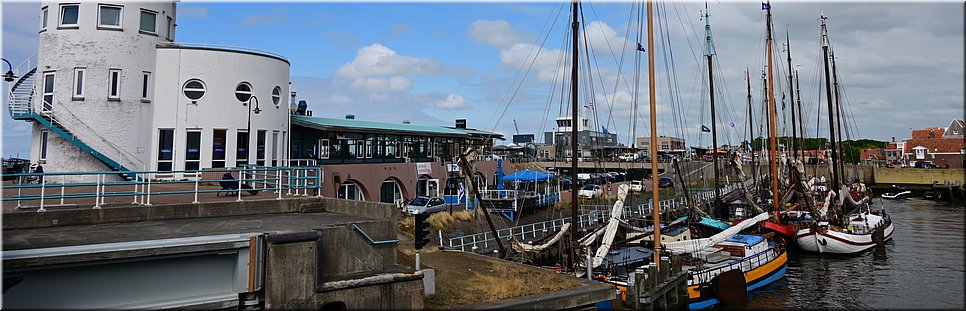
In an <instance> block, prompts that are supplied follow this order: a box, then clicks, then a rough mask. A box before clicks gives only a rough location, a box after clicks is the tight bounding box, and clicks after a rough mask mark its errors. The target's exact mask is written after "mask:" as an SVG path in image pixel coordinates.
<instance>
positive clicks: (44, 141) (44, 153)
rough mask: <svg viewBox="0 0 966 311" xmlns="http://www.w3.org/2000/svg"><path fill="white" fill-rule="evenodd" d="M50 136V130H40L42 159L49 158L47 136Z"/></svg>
mask: <svg viewBox="0 0 966 311" xmlns="http://www.w3.org/2000/svg"><path fill="white" fill-rule="evenodd" d="M49 137H50V132H49V131H42V132H40V160H47V138H49Z"/></svg>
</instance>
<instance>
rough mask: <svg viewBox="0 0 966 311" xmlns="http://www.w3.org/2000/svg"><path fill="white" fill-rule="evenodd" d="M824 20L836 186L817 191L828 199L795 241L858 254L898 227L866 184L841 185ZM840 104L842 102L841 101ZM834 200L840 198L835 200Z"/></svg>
mask: <svg viewBox="0 0 966 311" xmlns="http://www.w3.org/2000/svg"><path fill="white" fill-rule="evenodd" d="M821 19H822V50H823V54H824V60H825V66H824V69H825V73H826V74H825V85H826V90H827V98H828V114H829V116H828V119H829V139H830V142H831V160H832V162H830V163H829V168H830V169H831V172H832V180H833V183H832V188H831V189H828V191H825V192H824V193H822V192H817V194H819V195H823V196H824V197H825V200H824V202H823V203H822V204H817V205H813V206H815V208H814V209H813V213H812V214H814V215H808V216H811V217H813V218H814V219H815V222H813V223H811V225H810V226H809V227H807V228H802V229H799V230H798V232H797V233H796V235H795V241H796V242H797V244H798V246H799V247H800V248H801V249H802V250H805V251H809V252H818V253H833V254H854V253H859V252H862V251H865V250H868V249H870V248H872V247H874V246H876V245H881V244H882V243H884V242H885V241H888V240H890V239H891V238H892V234H893V233H894V232H895V227H894V226H893V224H892V219H891V218H890V217H889V215H888V214H887V213H886V211H885V208H882V209H879V210H877V211H873V210H872V209H871V205H870V204H869V201H870V199H871V195H870V191H869V190H868V189H865V185H863V184H853V185H847V184H844V183H843V184H842V185H841V186H840V185H839V175H840V173H841V167H842V163H841V161H842V160H841V159H839V158H838V157H837V156H836V149H837V146H836V143H835V141H836V135H835V132H836V123H838V124H839V135H840V136H839V137H841V123H840V122H836V121H838V118H837V117H836V115H835V113H834V112H833V111H835V109H836V108H835V107H833V105H832V92H833V88H832V86H831V82H830V76H832V75H834V65H833V67H832V68H833V69H832V70H829V58H830V51H829V40H828V29H827V28H826V25H825V20H826V19H827V17H825V16H824V15H823V16H822V17H821ZM837 84H838V83H837V82H836V87H835V90H836V93H838V92H837V89H838V86H837ZM836 97H837V96H836ZM836 103H837V104H839V105H841V104H840V103H839V102H838V101H836ZM840 140H841V139H840ZM836 196H837V197H838V198H836ZM833 199H836V200H834V201H833ZM830 207H831V208H830ZM845 208H852V210H851V211H849V212H846V210H845Z"/></svg>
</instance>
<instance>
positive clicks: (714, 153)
mask: <svg viewBox="0 0 966 311" xmlns="http://www.w3.org/2000/svg"><path fill="white" fill-rule="evenodd" d="M704 10H705V13H704V35H705V43H706V44H707V48H708V54H707V55H706V56H707V57H708V93H709V94H710V95H711V165H712V166H714V210H712V211H711V214H712V215H715V216H718V217H721V216H722V215H719V214H718V209H719V208H720V206H721V204H722V203H721V193H720V192H719V191H718V181H719V180H721V179H720V178H719V177H718V126H717V123H716V122H717V121H716V120H715V109H714V71H713V69H714V68H713V67H712V61H711V58H712V57H711V55H712V54H711V52H712V50H711V12H709V11H708V3H707V2H705V3H704Z"/></svg>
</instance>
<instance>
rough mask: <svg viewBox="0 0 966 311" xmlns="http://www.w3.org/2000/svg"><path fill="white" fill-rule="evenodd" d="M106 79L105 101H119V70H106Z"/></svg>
mask: <svg viewBox="0 0 966 311" xmlns="http://www.w3.org/2000/svg"><path fill="white" fill-rule="evenodd" d="M107 79H108V81H107V83H108V84H107V99H108V100H120V99H121V70H120V69H111V70H108V74H107Z"/></svg>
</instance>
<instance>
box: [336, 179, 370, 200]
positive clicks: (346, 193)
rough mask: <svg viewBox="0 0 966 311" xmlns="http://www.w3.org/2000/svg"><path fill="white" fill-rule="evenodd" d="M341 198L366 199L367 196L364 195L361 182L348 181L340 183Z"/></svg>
mask: <svg viewBox="0 0 966 311" xmlns="http://www.w3.org/2000/svg"><path fill="white" fill-rule="evenodd" d="M339 198H340V199H346V200H353V201H365V197H364V196H363V195H362V187H360V186H359V184H357V183H355V182H352V181H346V182H343V183H342V185H339Z"/></svg>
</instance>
